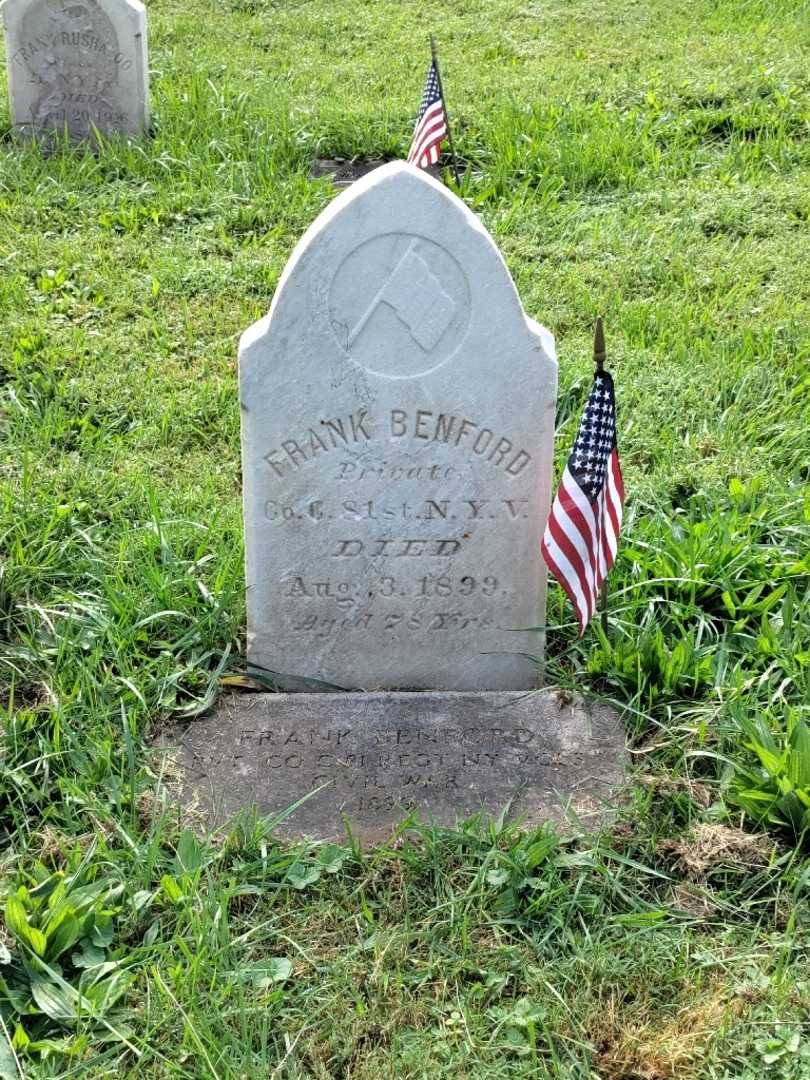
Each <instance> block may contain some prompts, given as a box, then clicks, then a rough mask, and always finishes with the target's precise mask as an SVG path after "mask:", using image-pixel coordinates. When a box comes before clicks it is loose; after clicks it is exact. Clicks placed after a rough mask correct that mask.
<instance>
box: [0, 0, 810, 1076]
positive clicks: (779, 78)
mask: <svg viewBox="0 0 810 1080" xmlns="http://www.w3.org/2000/svg"><path fill="white" fill-rule="evenodd" d="M149 16H150V36H151V41H150V46H151V67H152V72H153V74H152V96H153V106H154V118H155V119H154V138H153V139H152V141H150V142H146V143H144V144H143V145H129V146H128V145H123V144H122V145H115V144H111V145H109V146H106V147H104V148H103V149H102V151H101V152H100V153H99V154H98V155H97V156H93V155H90V154H81V153H76V152H71V151H69V150H64V151H62V152H58V153H56V154H55V155H53V156H51V157H47V158H46V157H43V156H42V154H41V153H40V152H39V151H38V150H37V148H36V147H31V146H29V147H24V148H21V147H18V146H16V145H14V143H13V142H12V141H11V139H10V138H9V137H8V132H9V116H8V107H7V102H6V100H5V98H4V99H3V101H2V105H0V108H1V109H2V112H1V113H0V127H2V131H3V140H2V143H1V144H0V267H1V268H2V273H0V310H1V311H2V318H3V328H4V330H3V336H2V340H0V470H2V471H1V472H0V476H1V477H2V485H1V486H0V709H1V710H2V712H1V713H0V728H2V735H1V736H0V898H2V900H3V903H4V905H5V906H4V915H3V916H2V918H0V1002H2V1003H1V1004H0V1017H2V1021H3V1022H2V1024H0V1076H1V1077H12V1076H16V1075H26V1076H32V1077H33V1076H36V1077H69V1076H70V1077H74V1076H75V1077H84V1078H95V1077H107V1076H111V1075H115V1076H117V1077H120V1078H125V1077H126V1078H129V1077H178V1078H179V1077H183V1078H192V1077H195V1078H196V1077H210V1078H213V1077H219V1078H222V1080H225V1078H241V1077H249V1078H252V1077H257V1078H258V1077H262V1078H263V1077H269V1076H272V1077H278V1078H288V1080H298V1078H304V1077H306V1078H310V1077H313V1078H321V1077H323V1078H327V1077H344V1078H347V1080H348V1078H352V1080H357V1078H364V1080H377V1078H379V1077H409V1078H417V1077H418V1078H422V1077H424V1078H431V1080H432V1078H435V1077H448V1078H450V1077H452V1078H461V1077H487V1078H490V1077H493V1078H495V1077H504V1078H506V1077H528V1076H532V1077H537V1076H540V1077H543V1076H546V1077H555V1078H556V1077H561V1078H575V1080H580V1078H582V1080H585V1078H600V1080H667V1078H675V1077H677V1078H709V1077H710V1078H716V1080H721V1078H725V1080H732V1078H734V1080H754V1078H756V1080H759V1078H766V1080H767V1078H773V1080H789V1078H795V1080H800V1078H806V1077H807V1076H808V1075H810V1035H808V1033H809V1032H810V1027H809V1026H808V1024H810V1015H808V1009H810V977H809V976H808V971H809V970H810V969H808V929H807V927H808V915H809V914H810V912H809V911H808V906H809V904H808V901H809V899H810V898H809V897H808V887H809V883H810V858H809V857H808V847H807V844H806V842H805V839H804V837H803V835H802V827H803V825H804V823H805V822H806V815H805V819H804V821H803V820H802V814H803V813H804V810H805V808H806V807H807V806H810V794H808V792H810V736H808V735H807V731H806V728H804V727H803V724H804V721H805V718H807V715H808V702H810V608H809V607H808V599H810V554H808V552H809V551H810V544H809V542H810V501H808V489H807V481H808V471H809V470H810V434H808V402H809V401H810V377H809V376H808V368H807V361H808V356H810V284H809V283H810V276H808V263H809V260H810V74H808V73H809V72H810V33H809V32H808V25H809V24H808V18H807V16H808V12H807V7H806V4H805V3H803V2H800V0H780V2H779V3H778V4H775V3H773V2H769V0H745V2H743V0H682V2H680V3H672V2H671V0H649V2H648V3H645V4H635V3H630V2H628V0H614V2H611V3H608V2H605V0H571V2H565V3H564V2H563V0H547V2H546V3H543V4H539V3H536V4H528V3H517V2H515V0H486V2H483V0H470V2H468V3H465V4H449V3H448V4H438V3H427V4H422V3H420V4H417V3H413V2H408V0H405V2H397V0H376V2H374V3H365V4H358V5H348V4H330V3H328V2H327V0H294V2H293V0H290V2H288V3H275V2H272V0H222V2H220V3H214V2H208V0H183V2H182V3H181V2H180V0H153V2H152V3H151V4H150V6H149ZM430 28H432V29H433V30H434V31H435V32H436V33H437V34H438V36H439V39H440V42H441V46H442V57H443V61H444V78H445V84H446V89H447V93H448V97H449V104H450V109H451V113H452V115H453V118H454V121H455V128H456V141H457V147H458V151H459V154H460V156H461V159H462V166H463V168H464V169H465V178H464V182H463V185H462V191H461V194H462V196H463V197H464V198H465V199H466V200H467V202H468V204H469V205H470V206H471V207H472V208H473V209H474V210H475V211H476V212H477V213H478V214H480V215H481V217H482V218H483V220H484V221H485V223H486V225H487V226H488V228H489V229H490V230H491V232H492V233H493V235H494V237H495V239H496V241H497V243H498V244H499V246H500V247H501V250H502V251H503V252H504V254H505V257H506V258H507V260H508V262H509V266H510V269H511V271H512V274H513V275H514V277H515V280H516V282H517V285H518V288H519V290H520V293H521V297H522V299H523V302H524V305H525V307H526V310H527V312H528V313H529V314H531V315H532V316H534V317H535V318H538V319H539V320H540V321H541V322H543V323H545V324H546V325H547V326H548V327H549V328H550V329H551V330H552V331H553V333H554V334H555V335H556V337H557V342H558V347H559V352H560V389H561V393H560V403H559V417H558V421H559V432H558V435H559V437H558V444H557V445H558V462H560V463H561V462H562V460H563V458H564V456H565V453H566V448H567V446H569V445H570V442H571V439H572V436H573V432H574V428H575V425H576V422H577V414H578V411H579V409H580V408H581V405H582V402H583V400H584V397H585V395H586V392H587V387H588V383H589V380H590V374H591V364H590V359H589V349H590V336H591V332H592V325H593V319H594V317H595V316H596V315H597V314H598V313H604V314H605V316H606V326H607V333H608V349H609V356H610V357H611V363H610V366H611V367H612V369H613V371H614V373H615V377H616V382H617V392H618V401H619V409H620V447H621V451H622V459H623V465H624V470H625V479H626V486H627V488H628V492H629V501H628V508H627V524H626V528H625V531H624V536H623V543H622V547H621V557H620V559H619V562H618V565H617V568H616V570H615V572H614V574H613V576H612V579H611V587H612V601H611V628H610V638H609V640H606V639H605V638H604V637H602V636H600V634H599V632H598V630H589V631H588V632H587V633H586V635H585V637H584V638H583V639H582V640H579V639H578V638H577V637H576V634H575V629H574V626H573V623H572V615H571V610H570V608H569V607H568V605H567V604H566V603H563V598H562V594H561V591H560V590H559V589H558V588H556V587H554V588H552V590H551V598H550V602H549V611H548V621H549V624H550V625H551V630H550V633H549V652H550V659H549V666H548V676H549V679H550V680H551V681H555V682H561V683H562V684H563V685H570V686H575V687H578V688H580V689H584V690H586V691H588V692H590V693H593V694H597V695H599V696H601V697H603V698H605V699H608V700H611V701H613V702H614V703H615V704H616V705H617V706H618V707H620V708H621V709H622V710H623V711H624V715H625V717H626V720H627V724H628V730H629V732H630V736H631V738H632V740H633V746H634V759H633V760H634V783H633V785H632V787H631V793H630V797H629V800H628V803H627V805H626V807H625V808H624V809H623V810H622V812H621V813H620V815H619V816H618V818H617V819H616V820H615V822H614V823H613V825H612V826H611V828H610V829H609V830H608V831H607V832H606V833H605V834H604V835H603V836H601V837H599V838H596V839H576V838H571V837H569V838H566V839H558V838H555V837H554V835H553V834H552V833H550V832H547V831H542V830H541V831H540V832H537V833H534V834H528V835H525V834H521V833H520V832H519V831H518V830H516V829H515V828H513V827H511V826H508V825H507V826H504V825H501V824H497V823H494V824H492V823H491V824H487V823H481V822H472V823H467V824H465V825H463V826H461V827H460V828H459V829H458V830H456V831H452V830H431V829H422V830H419V831H417V832H416V833H415V834H414V833H412V834H410V838H409V839H407V840H403V841H401V842H395V843H391V844H389V845H386V846H383V847H380V848H379V849H376V850H373V851H369V852H366V853H362V852H360V851H358V850H354V849H352V848H335V847H331V846H327V847H317V846H312V845H310V846H297V847H296V846H289V845H284V844H281V843H279V842H277V841H276V840H274V838H273V836H272V834H271V833H270V831H269V830H268V828H267V825H266V823H265V824H263V823H261V822H251V821H247V820H245V821H243V822H241V824H239V826H238V827H236V828H235V829H234V830H232V831H231V832H230V833H229V834H227V835H226V836H219V837H214V838H195V833H194V831H193V830H192V828H191V826H193V825H194V821H193V820H192V819H191V818H190V817H188V816H187V817H185V818H184V817H183V815H182V813H181V812H180V811H179V810H178V808H177V807H176V806H175V805H173V803H172V801H171V799H170V798H168V797H167V795H166V787H165V779H166V777H165V769H166V768H167V766H166V764H165V762H164V760H163V759H162V758H161V757H160V756H158V755H157V754H155V753H154V752H151V751H150V750H149V749H148V745H147V743H148V739H149V737H150V736H151V735H152V734H153V733H154V732H155V731H156V730H157V729H158V728H159V727H160V725H161V724H162V723H164V722H166V721H168V720H177V719H178V718H186V719H189V720H193V717H194V716H196V715H199V713H200V712H202V711H203V710H205V709H206V708H207V707H209V706H210V705H211V703H212V702H213V701H214V700H215V698H216V696H217V694H218V692H219V687H220V682H219V680H220V679H221V678H222V677H223V676H227V675H229V674H231V675H232V674H233V673H237V672H239V671H240V670H241V669H242V663H243V661H242V652H243V648H244V602H243V589H244V580H243V570H242V540H241V514H240V502H239V499H240V478H239V428H238V424H239V415H238V405H237V386H236V371H235V354H236V346H237V340H238V336H239V334H240V332H241V331H242V330H243V329H244V328H245V327H246V326H247V325H248V324H249V323H251V322H252V321H253V320H255V319H256V318H258V317H259V316H260V315H262V314H264V313H265V312H266V310H267V309H268V307H269V305H270V301H271V298H272V295H273V290H274V287H275V285H276V282H277V280H278V277H279V274H280V272H281V269H282V267H283V265H284V263H285V260H286V259H287V257H288V256H289V254H290V251H291V250H292V247H293V245H294V244H295V242H296V240H297V239H298V237H299V236H300V235H301V233H302V232H303V231H304V229H305V228H306V226H307V225H308V224H309V223H310V222H311V220H312V219H313V218H314V217H315V216H316V215H317V213H318V212H319V211H320V210H321V209H322V208H323V207H324V206H325V205H326V204H327V202H328V201H329V199H331V198H332V197H333V194H334V193H333V190H332V188H331V186H330V183H329V182H328V181H327V180H319V181H317V182H311V181H310V180H309V179H308V169H309V165H310V162H311V161H312V159H313V158H316V157H322V158H327V157H336V156H341V157H352V156H355V155H357V156H363V157H374V158H378V157H379V158H397V157H403V156H404V155H405V153H406V151H407V145H408V135H409V130H410V126H411V123H412V119H413V114H414V111H415V108H416V106H417V104H418V100H419V97H420V94H421V91H422V81H423V78H424V71H425V67H426V61H427V53H426V48H425V46H424V37H425V33H426V31H427V30H428V29H430ZM493 363H497V357H493ZM505 377H508V373H505ZM756 744H758V745H759V747H760V750H761V755H760V756H759V757H758V756H757V754H756V753H755V752H754V749H753V747H754V746H755V745H756ZM791 791H793V792H794V794H793V795H792V796H790V792H791ZM746 792H747V794H746ZM751 792H753V794H751ZM786 793H787V795H788V796H789V797H787V798H785V795H786ZM780 800H781V801H780ZM53 874H58V875H62V876H61V878H59V877H58V878H53V877H51V875H53ZM59 882H61V884H59ZM57 885H58V891H57V892H51V891H50V890H52V889H53V888H54V887H55V886H57ZM49 893H50V903H51V911H52V912H53V910H55V909H56V908H59V905H61V908H59V910H61V911H62V913H63V915H64V921H63V922H62V923H61V924H60V925H59V926H57V925H55V923H54V921H53V919H52V920H51V922H50V923H49V922H48V917H49V916H48V912H49V908H48V904H49ZM60 926H61V929H60ZM9 1039H11V1040H12V1043H11V1044H10V1043H9Z"/></svg>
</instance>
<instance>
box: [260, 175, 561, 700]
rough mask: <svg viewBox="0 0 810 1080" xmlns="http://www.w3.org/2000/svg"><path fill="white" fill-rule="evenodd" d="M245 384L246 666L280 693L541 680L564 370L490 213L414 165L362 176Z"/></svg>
mask: <svg viewBox="0 0 810 1080" xmlns="http://www.w3.org/2000/svg"><path fill="white" fill-rule="evenodd" d="M239 378H240V394H241V405H242V454H243V483H244V506H245V544H246V562H247V606H248V661H249V664H250V665H251V666H253V667H254V668H263V669H265V670H269V671H272V672H275V673H278V674H279V678H278V680H277V682H278V685H280V686H282V687H291V686H294V685H295V684H294V683H292V682H291V681H290V677H292V676H295V677H301V676H308V677H314V678H317V679H320V680H323V681H326V682H329V683H333V684H335V685H337V686H340V687H344V688H347V689H364V690H373V689H381V688H400V689H423V688H425V689H458V690H462V689H485V690H501V689H523V688H529V687H531V686H533V685H536V682H537V672H538V668H537V665H536V664H535V663H534V662H533V660H532V659H531V657H540V656H541V655H542V652H543V639H542V632H541V631H538V630H535V629H531V628H535V627H538V626H540V625H541V624H542V623H543V622H544V615H545V570H544V567H543V564H542V560H541V557H540V538H541V537H542V534H543V528H544V524H545V519H546V515H547V513H548V506H549V501H550V484H551V468H552V453H553V433H554V414H555V402H556V386H557V365H556V360H555V357H554V342H553V339H552V337H551V335H550V334H549V332H548V331H547V330H545V329H543V328H542V327H540V326H538V325H537V324H536V323H534V322H532V321H531V320H529V319H527V318H526V316H525V315H524V313H523V309H522V308H521V305H520V300H519V299H518V296H517V293H516V291H515V287H514V284H513V283H512V280H511V278H510V276H509V273H508V271H507V269H506V266H505V264H504V262H503V259H502V258H501V256H500V254H499V253H498V251H497V249H496V247H495V245H494V243H493V242H492V239H491V238H490V236H489V235H488V233H487V232H486V230H485V229H484V228H483V226H482V225H481V223H480V222H479V221H478V219H477V218H476V217H475V215H473V214H472V213H471V212H470V211H469V210H468V209H467V207H466V206H465V205H464V204H463V203H462V202H461V201H460V200H459V199H458V198H456V197H455V196H454V195H452V194H451V193H450V192H448V191H447V190H446V189H445V188H444V187H442V185H441V184H439V183H438V182H437V181H435V180H433V179H432V178H431V177H428V176H426V175H425V174H424V173H423V172H421V171H420V170H418V169H415V168H413V167H412V166H409V165H406V164H404V163H394V164H389V165H385V166H383V167H382V168H380V169H377V170H375V171H374V172H373V173H371V174H370V175H369V176H367V177H365V178H363V179H362V180H360V181H358V182H357V183H356V184H353V185H352V187H351V188H350V189H349V190H348V191H346V192H344V193H342V194H341V195H339V196H338V197H337V198H336V199H335V200H334V201H333V202H332V204H331V205H330V206H329V207H328V208H327V209H326V210H325V211H324V212H323V213H322V214H321V216H320V217H319V218H318V219H317V220H316V221H315V222H314V224H313V225H312V226H311V228H310V229H309V230H308V232H307V233H306V235H305V236H304V238H303V239H302V240H301V242H300V243H299V245H298V247H297V248H296V250H295V252H294V253H293V256H292V258H291V259H290V261H289V263H288V265H287V267H286V269H285V271H284V274H283V276H282V279H281V281H280V283H279V287H278V289H277V291H276V295H275V298H274V300H273V305H272V308H271V310H270V313H269V315H268V316H266V317H265V318H264V319H262V320H261V321H260V322H258V323H256V324H255V325H254V326H252V327H251V328H250V329H249V330H247V331H246V333H245V334H244V335H243V338H242V342H241V347H240V357H239Z"/></svg>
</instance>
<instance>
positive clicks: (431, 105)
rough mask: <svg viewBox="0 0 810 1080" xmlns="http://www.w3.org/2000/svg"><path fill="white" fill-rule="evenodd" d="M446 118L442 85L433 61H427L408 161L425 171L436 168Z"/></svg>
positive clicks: (444, 137)
mask: <svg viewBox="0 0 810 1080" xmlns="http://www.w3.org/2000/svg"><path fill="white" fill-rule="evenodd" d="M447 134H448V128H447V115H446V114H445V111H444V100H443V98H442V90H441V83H440V81H439V71H438V66H437V63H436V58H435V57H433V59H432V60H431V61H430V67H429V68H428V75H427V82H426V83H425V92H424V93H423V94H422V104H421V105H420V106H419V115H418V116H417V118H416V127H415V128H414V131H413V138H412V139H411V149H410V151H409V152H408V161H409V162H410V163H411V165H418V166H419V167H420V168H421V169H426V168H427V167H428V165H435V164H436V162H437V161H438V160H439V156H440V155H441V152H442V143H443V142H444V140H445V139H446V138H447Z"/></svg>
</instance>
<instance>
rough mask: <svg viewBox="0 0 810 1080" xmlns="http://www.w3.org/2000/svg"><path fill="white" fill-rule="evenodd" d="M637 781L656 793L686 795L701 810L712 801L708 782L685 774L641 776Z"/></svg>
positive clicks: (705, 808)
mask: <svg viewBox="0 0 810 1080" xmlns="http://www.w3.org/2000/svg"><path fill="white" fill-rule="evenodd" d="M639 783H641V784H643V785H644V786H645V787H647V788H649V789H650V790H651V791H652V792H653V794H656V795H670V796H671V795H683V794H685V795H688V796H689V798H690V799H691V800H692V802H693V803H695V804H696V805H697V806H699V807H700V808H701V809H702V810H707V809H708V808H709V807H710V806H711V805H712V803H713V802H714V793H713V792H712V789H711V788H710V787H709V785H708V784H701V783H698V781H697V780H690V779H689V778H688V777H686V776H642V777H640V778H639Z"/></svg>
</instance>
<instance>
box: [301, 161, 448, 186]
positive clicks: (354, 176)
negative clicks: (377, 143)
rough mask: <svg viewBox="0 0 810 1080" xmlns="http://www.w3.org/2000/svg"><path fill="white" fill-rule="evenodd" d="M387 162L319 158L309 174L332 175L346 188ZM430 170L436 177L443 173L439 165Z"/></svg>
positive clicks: (312, 177) (336, 184)
mask: <svg viewBox="0 0 810 1080" xmlns="http://www.w3.org/2000/svg"><path fill="white" fill-rule="evenodd" d="M386 164H387V162H386V161H383V160H382V159H371V160H367V159H366V158H317V159H316V160H315V161H313V162H312V168H311V169H310V172H309V175H310V177H311V179H313V180H320V179H322V178H323V177H325V176H331V177H332V183H333V184H334V185H335V187H338V188H345V187H348V186H349V184H353V183H354V182H355V180H359V179H360V178H361V177H362V176H365V175H366V174H367V173H370V172H373V171H374V169H379V167H380V166H381V165H386ZM425 171H426V172H429V173H430V174H431V176H435V177H436V179H440V178H441V175H442V171H441V168H440V167H439V166H438V165H431V166H430V167H429V168H428V169H426V170H425Z"/></svg>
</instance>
